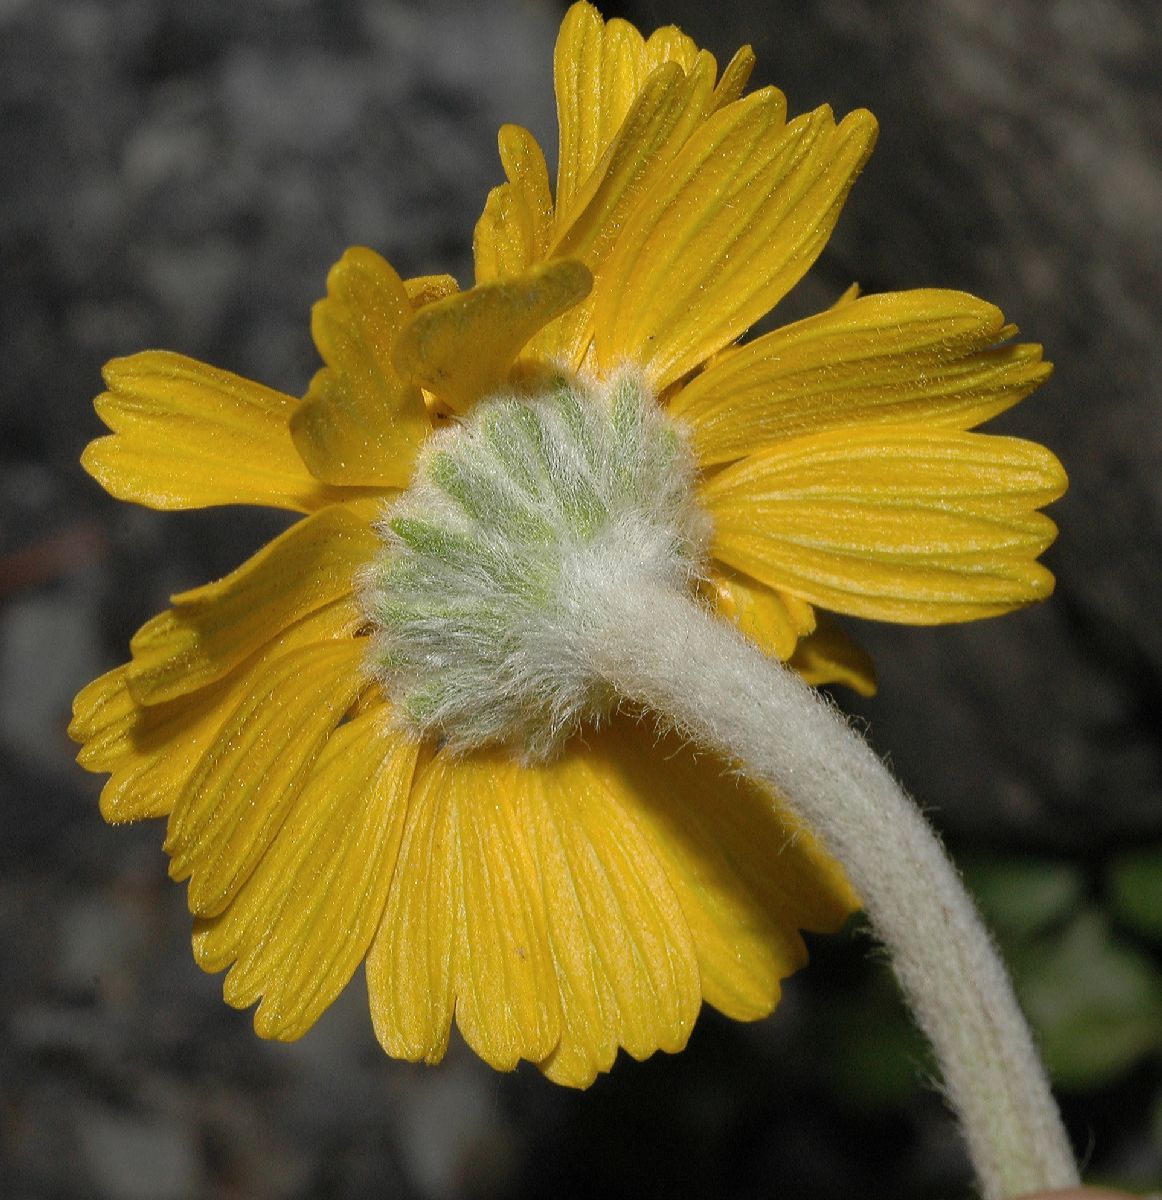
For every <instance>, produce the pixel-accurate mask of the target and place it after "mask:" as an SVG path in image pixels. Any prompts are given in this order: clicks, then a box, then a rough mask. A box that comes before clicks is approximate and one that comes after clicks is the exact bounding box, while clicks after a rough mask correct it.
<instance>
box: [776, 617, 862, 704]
mask: <svg viewBox="0 0 1162 1200" xmlns="http://www.w3.org/2000/svg"><path fill="white" fill-rule="evenodd" d="M790 665H791V666H792V667H794V669H795V670H796V671H798V672H799V674H800V675H802V676H803V678H804V679H805V680H806V681H807V682H808V683H809V684H811V685H812V686H814V687H821V686H822V685H823V684H825V683H842V684H845V685H846V686H847V687H849V688H851V689H852V691H855V692H858V693H859V695H861V696H874V695H875V692H876V669H875V664H874V663H873V662H872V659H871V655H870V654H868V652H867V651H866V650H865V649H864V648H863V647H862V646H860V645H858V644H857V643H856V642H855V641H853V640H852V639H851V638H850V637H849V636H848V635H847V634H846V633H845V632H844V631H843V630H842V629H841V628H840V626H839V623H838V622H836V621H833V620H832V619H831V618H830V617H829V616H828V615H827V614H826V613H819V614H818V624H817V625H816V628H815V632H814V633H812V634H810V635H809V636H808V637H805V638H804V639H803V640H802V641H801V642H800V643H799V644H798V645H797V646H796V647H795V653H794V654H792V655H791V659H790Z"/></svg>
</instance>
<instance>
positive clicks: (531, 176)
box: [497, 125, 553, 258]
mask: <svg viewBox="0 0 1162 1200" xmlns="http://www.w3.org/2000/svg"><path fill="white" fill-rule="evenodd" d="M497 146H498V148H499V150H500V163H501V166H503V167H504V173H505V175H506V176H507V177H508V181H509V183H511V184H512V186H513V187H514V188H516V190H517V191H518V192H520V194H521V197H522V199H523V200H524V202H525V205H526V207H527V208H528V211H529V215H530V217H531V219H532V225H533V251H534V254H535V257H537V258H542V257H544V255H545V254H546V253H547V251H548V248H549V235H550V232H551V230H552V223H553V196H552V193H551V192H550V190H549V168H548V166H547V165H546V163H545V155H544V152H543V151H542V150H541V147H540V145H539V144H538V143H537V139H536V138H535V137H533V135H532V134H531V133H529V131H528V130H527V129H523V128H522V127H521V126H520V125H502V126H501V127H500V133H499V134H498V135H497Z"/></svg>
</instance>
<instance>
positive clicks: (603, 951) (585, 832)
mask: <svg viewBox="0 0 1162 1200" xmlns="http://www.w3.org/2000/svg"><path fill="white" fill-rule="evenodd" d="M516 797H517V803H518V805H519V809H520V811H521V813H522V819H523V823H524V824H525V826H526V828H527V829H528V830H529V839H530V842H531V844H532V847H533V853H534V855H535V858H536V864H537V869H538V871H539V874H540V880H541V888H542V898H543V903H544V908H545V914H546V919H547V923H548V939H549V945H550V948H551V952H552V956H553V962H554V964H555V968H556V976H557V981H558V986H559V988H560V995H561V1005H562V1013H563V1028H562V1031H561V1040H560V1044H559V1045H558V1047H557V1048H556V1050H555V1051H554V1052H553V1054H552V1055H551V1056H550V1057H549V1058H547V1059H546V1060H545V1061H544V1062H542V1063H541V1069H542V1070H543V1071H544V1072H545V1074H546V1075H548V1076H549V1078H550V1079H553V1080H555V1081H556V1082H558V1083H564V1084H569V1085H571V1086H574V1087H583V1086H585V1085H587V1084H588V1083H590V1082H591V1081H592V1080H593V1078H594V1076H595V1075H596V1074H597V1073H598V1072H599V1071H606V1070H608V1069H609V1067H610V1065H611V1064H612V1062H613V1059H614V1057H615V1055H616V1053H617V1049H618V1046H621V1047H624V1048H625V1050H626V1051H628V1053H630V1054H631V1055H633V1057H635V1058H645V1057H647V1056H648V1055H650V1054H653V1053H654V1052H655V1051H657V1050H667V1051H671V1052H672V1051H676V1050H680V1049H681V1048H682V1047H683V1046H684V1045H685V1043H686V1040H687V1038H688V1037H689V1035H690V1031H691V1029H692V1027H693V1024H694V1019H695V1017H696V1015H697V1013H698V1008H699V1005H700V991H699V978H698V968H697V963H696V960H695V955H694V948H693V945H692V943H691V940H690V932H689V929H688V927H687V924H686V921H685V918H684V916H683V913H682V910H681V908H680V907H679V905H678V903H677V899H676V897H675V895H674V891H673V889H672V888H671V886H670V883H669V881H668V880H667V878H666V875H665V873H664V872H663V871H662V869H661V867H660V865H659V863H658V860H657V857H656V856H655V853H654V849H653V847H652V846H651V844H650V841H649V839H648V837H646V836H645V835H644V833H643V831H642V829H641V828H640V827H639V825H638V824H637V822H636V820H635V819H634V818H633V817H631V816H630V815H629V814H627V812H626V811H625V808H624V806H623V804H622V803H621V799H620V797H619V796H618V795H617V794H616V792H615V791H613V790H611V788H610V786H609V784H608V781H607V780H605V779H603V778H601V777H599V776H598V775H597V774H596V773H595V772H594V770H593V768H592V764H591V762H590V756H589V754H588V752H587V750H586V748H585V747H583V746H580V745H578V746H577V747H576V748H573V749H570V750H569V751H567V752H566V753H565V754H564V755H563V756H562V757H561V758H560V759H559V760H557V761H556V762H553V763H550V764H546V765H544V766H536V767H527V768H525V769H524V770H522V771H521V772H520V773H519V775H518V776H517V778H516Z"/></svg>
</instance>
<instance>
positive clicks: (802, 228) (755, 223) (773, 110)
mask: <svg viewBox="0 0 1162 1200" xmlns="http://www.w3.org/2000/svg"><path fill="white" fill-rule="evenodd" d="M783 115H784V102H783V98H782V96H781V95H780V94H779V93H777V92H774V91H773V90H771V89H764V90H763V91H760V92H756V93H754V94H753V95H751V96H747V97H746V98H744V99H743V100H740V101H738V102H737V103H735V104H731V105H728V106H727V107H726V108H723V109H720V110H719V111H718V112H716V113H715V114H714V115H713V116H711V117H710V118H709V119H708V120H707V121H706V122H705V123H704V124H703V125H702V126H701V127H700V128H699V129H698V130H697V132H696V133H695V134H694V135H693V136H692V137H691V138H690V140H689V141H688V142H687V143H686V145H685V147H684V148H683V149H682V150H681V151H680V152H679V154H678V156H677V157H676V158H675V160H674V161H673V163H672V164H671V165H670V167H669V169H668V170H667V171H666V172H665V174H664V177H663V178H658V179H656V180H653V181H652V183H651V188H650V191H649V193H648V195H647V196H646V197H645V199H644V200H643V202H642V204H641V205H640V206H639V207H638V208H637V209H636V211H635V212H634V214H633V216H632V217H631V218H630V220H629V221H628V222H627V224H626V227H625V229H624V231H623V232H622V234H621V236H620V238H619V240H618V242H617V244H616V246H615V247H614V250H613V251H612V253H611V254H610V257H609V260H608V263H607V265H606V269H605V270H604V271H603V272H602V275H601V278H600V280H599V283H598V287H597V290H596V293H595V298H594V305H595V312H594V329H595V334H594V336H595V343H594V344H595V347H596V351H597V361H598V364H599V366H600V367H601V368H602V369H604V370H608V369H611V368H612V367H613V366H614V365H616V364H617V363H619V362H622V361H624V360H630V361H633V362H636V363H638V364H639V365H641V366H642V367H643V368H644V369H645V371H646V374H647V376H648V378H649V379H650V381H651V382H652V383H653V385H654V386H655V388H657V389H658V390H659V391H660V390H662V389H663V388H664V387H665V386H666V385H668V384H669V383H672V382H673V381H674V380H676V379H678V378H680V377H681V376H682V375H684V374H686V372H688V371H689V370H691V369H692V368H694V367H696V366H698V365H699V364H700V363H702V362H704V361H705V360H706V359H707V358H709V357H710V356H711V355H712V354H713V353H714V352H715V351H717V350H719V349H721V348H722V347H723V346H725V345H726V344H727V343H728V342H731V341H733V340H734V338H736V337H738V335H739V334H741V333H742V332H743V331H744V330H746V329H747V328H749V327H750V326H751V325H753V324H754V322H755V321H757V320H758V319H759V318H760V317H761V316H763V315H764V314H765V313H766V312H768V311H769V310H770V309H771V308H772V307H773V306H774V305H775V304H776V303H777V302H778V301H779V300H780V299H781V298H782V297H783V296H784V295H785V294H786V293H787V292H788V291H789V290H790V288H791V287H792V286H794V284H795V283H796V282H797V281H798V280H799V279H800V278H801V276H802V275H803V274H804V272H806V270H807V269H808V267H810V265H811V264H812V263H813V262H814V261H815V258H816V256H817V255H818V254H819V251H820V250H821V249H822V248H823V245H824V243H825V242H826V240H827V237H828V236H829V234H830V232H831V229H832V227H833V226H834V224H835V221H836V219H837V218H838V215H839V210H840V208H841V207H842V205H843V201H844V199H845V197H846V196H847V193H848V191H849V189H850V188H851V185H852V183H853V182H854V180H855V177H856V175H857V174H858V173H859V171H860V169H861V168H862V166H863V164H864V162H865V161H866V160H867V157H868V155H869V154H870V153H871V147H872V143H873V142H874V140H875V130H876V125H875V120H874V118H873V117H872V116H871V114H870V113H867V112H863V111H858V112H854V113H851V114H850V115H849V116H847V117H846V118H845V119H844V120H843V122H842V123H841V124H840V125H839V126H838V127H837V126H836V125H835V122H834V120H833V119H832V116H831V112H830V110H829V109H827V108H826V107H824V108H820V109H816V110H815V111H814V112H812V113H808V114H806V115H804V116H802V117H800V118H798V119H797V120H796V121H794V122H792V123H791V124H790V125H786V126H784V124H783Z"/></svg>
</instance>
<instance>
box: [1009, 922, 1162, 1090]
mask: <svg viewBox="0 0 1162 1200" xmlns="http://www.w3.org/2000/svg"><path fill="white" fill-rule="evenodd" d="M1011 962H1012V967H1013V974H1014V976H1015V978H1016V983H1017V990H1018V993H1019V994H1020V996H1021V1000H1022V1003H1023V1005H1024V1008H1025V1011H1026V1012H1027V1014H1028V1016H1029V1019H1030V1021H1031V1022H1032V1023H1033V1026H1034V1028H1035V1029H1036V1031H1037V1033H1038V1035H1039V1038H1040V1041H1041V1049H1042V1050H1043V1052H1044V1055H1045V1060H1046V1062H1047V1064H1048V1066H1049V1070H1050V1073H1051V1074H1052V1075H1053V1076H1054V1078H1055V1079H1056V1080H1057V1082H1058V1083H1059V1084H1060V1085H1061V1086H1063V1087H1067V1088H1076V1089H1085V1088H1091V1087H1096V1086H1100V1085H1102V1084H1105V1083H1108V1082H1110V1081H1111V1080H1113V1079H1115V1078H1116V1077H1117V1076H1119V1075H1121V1074H1122V1073H1123V1072H1125V1071H1126V1070H1128V1069H1129V1068H1130V1067H1131V1066H1133V1065H1134V1063H1135V1062H1137V1060H1138V1059H1139V1058H1141V1057H1142V1056H1143V1055H1145V1054H1148V1053H1150V1052H1151V1051H1154V1050H1157V1049H1159V1048H1162V975H1160V974H1159V972H1158V970H1157V968H1156V967H1155V966H1154V964H1153V963H1152V962H1151V961H1150V959H1149V958H1147V957H1146V956H1145V955H1143V954H1141V953H1139V952H1138V951H1136V950H1134V949H1133V948H1132V947H1131V946H1129V945H1126V944H1125V943H1124V942H1119V941H1118V940H1117V938H1116V936H1115V935H1114V933H1113V931H1112V930H1111V928H1110V925H1109V922H1108V921H1107V919H1106V917H1105V915H1104V914H1103V913H1102V912H1100V911H1098V910H1097V909H1087V910H1084V911H1083V912H1081V913H1079V914H1078V916H1077V917H1076V918H1075V919H1074V920H1073V921H1071V922H1070V923H1069V924H1068V925H1067V926H1066V927H1065V928H1064V929H1063V930H1061V931H1059V932H1054V933H1053V934H1050V935H1047V936H1045V937H1043V938H1042V939H1040V940H1039V941H1036V942H1031V943H1027V944H1025V945H1023V946H1021V947H1019V948H1018V949H1016V950H1015V951H1014V952H1013V954H1012V960H1011Z"/></svg>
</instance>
